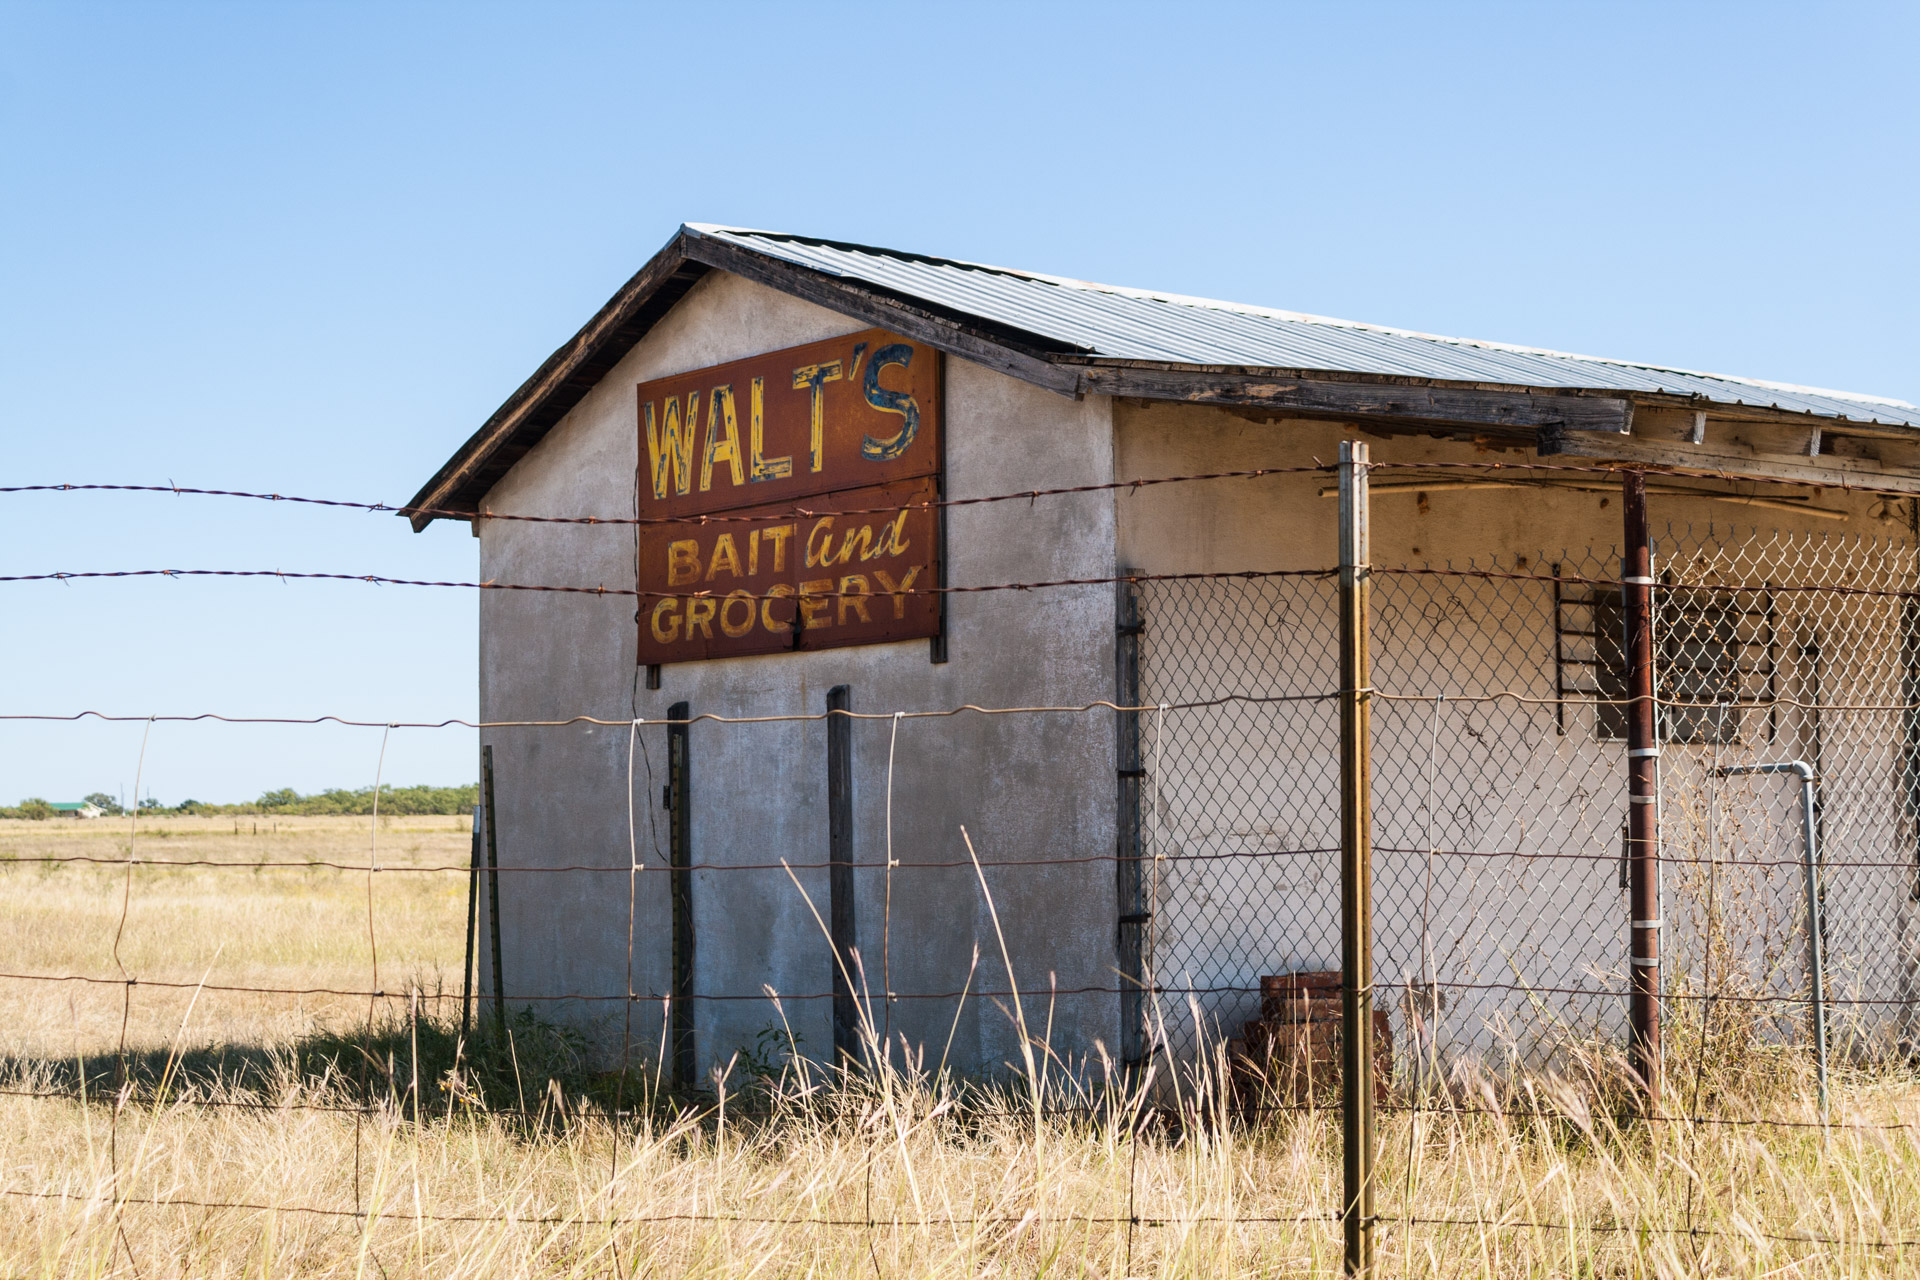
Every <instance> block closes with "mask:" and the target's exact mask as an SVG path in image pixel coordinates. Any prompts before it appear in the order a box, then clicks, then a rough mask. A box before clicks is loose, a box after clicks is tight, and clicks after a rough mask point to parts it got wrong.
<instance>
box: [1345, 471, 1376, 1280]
mask: <svg viewBox="0 0 1920 1280" xmlns="http://www.w3.org/2000/svg"><path fill="white" fill-rule="evenodd" d="M1367 528H1368V497H1367V446H1366V445H1364V444H1362V443H1360V442H1358V441H1346V442H1344V443H1342V444H1341V446H1340V972H1341V995H1342V999H1343V1004H1344V1006H1345V1007H1344V1009H1343V1010H1342V1019H1341V1023H1342V1025H1341V1034H1340V1087H1341V1106H1340V1112H1341V1114H1340V1119H1341V1127H1342V1137H1343V1147H1344V1157H1345V1160H1344V1164H1345V1168H1344V1175H1345V1176H1344V1187H1343V1194H1342V1207H1341V1225H1342V1227H1343V1228H1344V1231H1345V1235H1346V1270H1347V1274H1348V1275H1355V1276H1370V1275H1372V1274H1373V1155H1374V1145H1373V872H1372V861H1373V831H1372V802H1373V785H1372V746H1373V713H1372V706H1371V702H1372V693H1373V689H1372V664H1371V661H1370V659H1369V655H1368V621H1369V611H1370V605H1371V588H1372V584H1371V581H1370V578H1369V572H1370V571H1369V546H1368V537H1367Z"/></svg>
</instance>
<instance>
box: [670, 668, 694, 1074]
mask: <svg viewBox="0 0 1920 1280" xmlns="http://www.w3.org/2000/svg"><path fill="white" fill-rule="evenodd" d="M692 727H693V708H692V707H691V706H689V705H688V704H687V703H684V702H676V703H674V704H673V705H672V706H670V707H668V708H667V831H668V838H667V861H668V868H669V870H668V872H667V874H668V876H669V877H670V879H669V882H668V883H669V884H670V885H671V888H670V889H669V896H670V897H671V899H672V911H673V975H672V986H671V987H670V988H669V990H670V991H671V992H672V994H671V996H670V997H669V999H670V1000H671V1002H672V1006H673V1016H672V1020H671V1023H670V1026H669V1031H668V1035H669V1038H670V1042H671V1049H672V1053H671V1061H672V1063H673V1083H674V1086H675V1087H676V1088H678V1089H682V1090H686V1089H691V1088H693V1073H694V1039H693V1037H694V1022H693V947H694V931H693V803H692V801H693V794H692V793H693V759H692V756H693V752H692V738H691V734H690V732H689V731H690V730H691V729H692Z"/></svg>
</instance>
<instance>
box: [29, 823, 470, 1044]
mask: <svg viewBox="0 0 1920 1280" xmlns="http://www.w3.org/2000/svg"><path fill="white" fill-rule="evenodd" d="M471 829H472V822H471V820H470V819H468V818H464V817H450V818H438V817H406V818H394V819H382V820H381V823H380V830H379V833H378V845H377V848H378V857H379V862H380V864H381V866H382V867H384V868H386V870H383V871H382V872H381V873H379V874H378V875H377V876H376V877H375V886H374V890H375V892H374V911H373V924H374V934H373V936H374V939H375V940H376V941H377V942H378V944H379V955H380V976H381V986H382V987H383V988H384V989H389V990H392V991H395V992H404V991H406V990H407V989H408V988H409V986H419V987H421V988H422V989H424V990H426V991H428V992H434V991H440V990H450V991H451V992H452V993H453V994H454V995H456V996H457V995H458V993H459V989H460V981H459V974H460V960H461V950H462V947H463V946H464V945H465V930H466V914H465V913H466V875H465V874H464V872H452V873H425V872H418V871H409V870H404V869H403V868H408V867H422V866H430V865H440V866H444V865H457V866H460V867H465V866H466V864H467V860H468V857H469V839H470V837H469V834H468V833H469V832H470V831H471ZM372 840H373V832H372V830H371V823H370V821H369V820H368V819H366V818H280V819H258V820H256V819H251V818H237V819H236V818H187V817H167V818H151V817H143V818H142V819H141V820H140V827H139V832H138V836H137V841H138V852H139V863H138V865H137V866H136V868H135V869H134V871H133V876H132V884H131V888H130V889H129V887H128V876H127V871H126V868H125V865H124V861H123V860H124V859H125V858H126V857H127V845H128V824H127V822H126V821H125V820H124V819H120V820H113V819H101V820H98V821H93V822H76V821H73V820H70V819H66V820H63V819H51V820H48V821H45V822H27V821H19V820H0V974H21V973H31V974H81V975H90V976H96V977H97V976H107V977H113V976H117V975H118V974H119V973H120V972H121V969H122V967H124V969H125V971H126V972H128V973H130V974H133V975H135V976H136V977H138V978H141V979H143V980H145V981H146V982H147V983H154V982H184V983H188V984H193V983H197V982H199V981H200V980H201V979H202V978H203V977H205V978H206V980H207V981H208V982H209V983H210V984H213V985H218V986H232V987H278V988H323V989H333V990H351V991H365V990H369V989H372V988H371V983H372V978H373V971H372V964H371V960H372V955H371V952H370V950H369V947H368V935H367V872H366V870H365V868H366V866H367V863H368V858H369V852H370V848H369V846H370V844H371V843H372ZM45 857H91V858H100V859H104V860H106V861H107V862H108V863H111V862H115V861H121V862H122V865H119V866H113V865H89V864H85V863H49V862H34V861H31V859H34V858H45ZM189 860H208V861H215V862H221V863H247V862H268V861H275V862H307V861H315V862H334V863H345V864H350V865H353V866H355V867H357V868H359V869H358V870H352V871H343V870H308V869H302V868H295V869H277V868H276V869H263V870H240V871H236V870H231V869H222V868H219V867H169V866H166V865H164V864H166V863H169V862H175V863H177V862H185V861H189ZM123 900H124V902H125V904H126V924H125V928H124V930H122V929H121V927H120V920H121V906H122V902H123ZM116 933H118V934H119V963H118V964H117V965H116V963H115V959H114V939H115V935H116ZM126 994H127V993H126V990H125V988H123V987H119V986H89V985H83V984H79V983H63V984H50V983H43V982H14V981H6V980H4V979H0V999H4V1000H5V1001H6V1010H7V1015H8V1016H7V1023H6V1026H7V1033H6V1036H7V1038H6V1049H7V1052H9V1053H10V1054H14V1055H26V1056H34V1057H41V1056H53V1057H65V1058H71V1057H72V1056H73V1055H74V1054H75V1053H85V1054H86V1055H88V1056H89V1057H92V1056H98V1055H100V1054H102V1053H107V1052H111V1051H113V1050H114V1049H115V1048H116V1046H117V1045H118V1044H119V1040H120V1022H121V1014H122V1004H123V998H124V997H125V996H126ZM193 995H194V993H193V991H192V990H190V989H189V990H172V991H170V990H167V989H166V988H163V987H159V986H151V985H149V986H143V987H138V988H135V990H134V992H133V996H132V999H131V1000H130V1001H127V1002H126V1003H127V1004H128V1012H127V1041H128V1043H129V1044H130V1045H132V1046H134V1047H154V1046H162V1047H164V1046H166V1045H167V1044H169V1043H170V1042H171V1041H172V1039H173V1037H174V1035H175V1033H176V1031H177V1030H178V1028H179V1025H180V1019H181V1015H182V1013H183V1012H184V1011H185V1009H186V1006H187V1002H188V1001H189V1000H190V999H192V998H193ZM365 1017H366V1003H365V1001H362V1000H354V999H342V998H337V997H328V996H305V997H301V996H294V997H287V996H268V995H254V994H247V993H242V992H219V991H207V992H202V993H201V994H200V995H199V998H198V1003H197V1005H196V1007H195V1010H194V1018H193V1022H192V1024H191V1026H190V1028H189V1032H188V1034H189V1039H190V1042H191V1043H193V1044H204V1043H230V1044H231V1043H238V1044H270V1043H285V1042H287V1041H290V1040H291V1039H293V1038H294V1037H295V1036H297V1035H300V1034H302V1033H304V1032H307V1031H309V1030H311V1029H314V1028H315V1027H340V1026H344V1025H347V1024H348V1023H350V1022H351V1021H353V1020H355V1019H362V1020H363V1019H364V1018H365Z"/></svg>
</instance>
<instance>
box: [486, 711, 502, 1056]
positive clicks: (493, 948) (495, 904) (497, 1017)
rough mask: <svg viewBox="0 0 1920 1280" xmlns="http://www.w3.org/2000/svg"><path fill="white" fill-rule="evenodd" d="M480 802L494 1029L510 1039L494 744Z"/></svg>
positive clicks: (488, 751)
mask: <svg viewBox="0 0 1920 1280" xmlns="http://www.w3.org/2000/svg"><path fill="white" fill-rule="evenodd" d="M480 781H481V783H482V784H483V785H484V786H485V787H486V794H485V795H484V796H483V797H482V799H481V803H482V804H484V805H485V806H486V814H487V951H488V953H489V954H490V955H491V957H492V960H493V1030H494V1034H495V1035H496V1036H497V1037H498V1038H499V1040H500V1043H501V1044H502V1045H505V1044H506V1042H507V987H506V980H505V979H504V978H502V977H501V976H500V973H501V966H500V810H499V809H498V808H497V807H496V806H495V805H494V802H493V747H492V746H490V745H489V746H485V747H482V748H480Z"/></svg>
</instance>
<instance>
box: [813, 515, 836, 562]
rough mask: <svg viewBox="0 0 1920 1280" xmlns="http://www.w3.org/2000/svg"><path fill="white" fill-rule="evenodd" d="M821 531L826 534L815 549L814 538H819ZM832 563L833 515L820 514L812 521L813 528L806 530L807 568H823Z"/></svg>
mask: <svg viewBox="0 0 1920 1280" xmlns="http://www.w3.org/2000/svg"><path fill="white" fill-rule="evenodd" d="M823 533H824V534H826V535H827V536H826V537H825V538H821V539H820V545H819V547H818V549H816V548H815V546H814V539H816V538H820V535H821V534H823ZM832 563H833V517H832V516H821V517H820V518H819V519H818V520H816V521H814V522H813V528H811V529H809V530H807V568H809V569H824V568H825V567H827V566H828V565H830V564H832Z"/></svg>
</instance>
